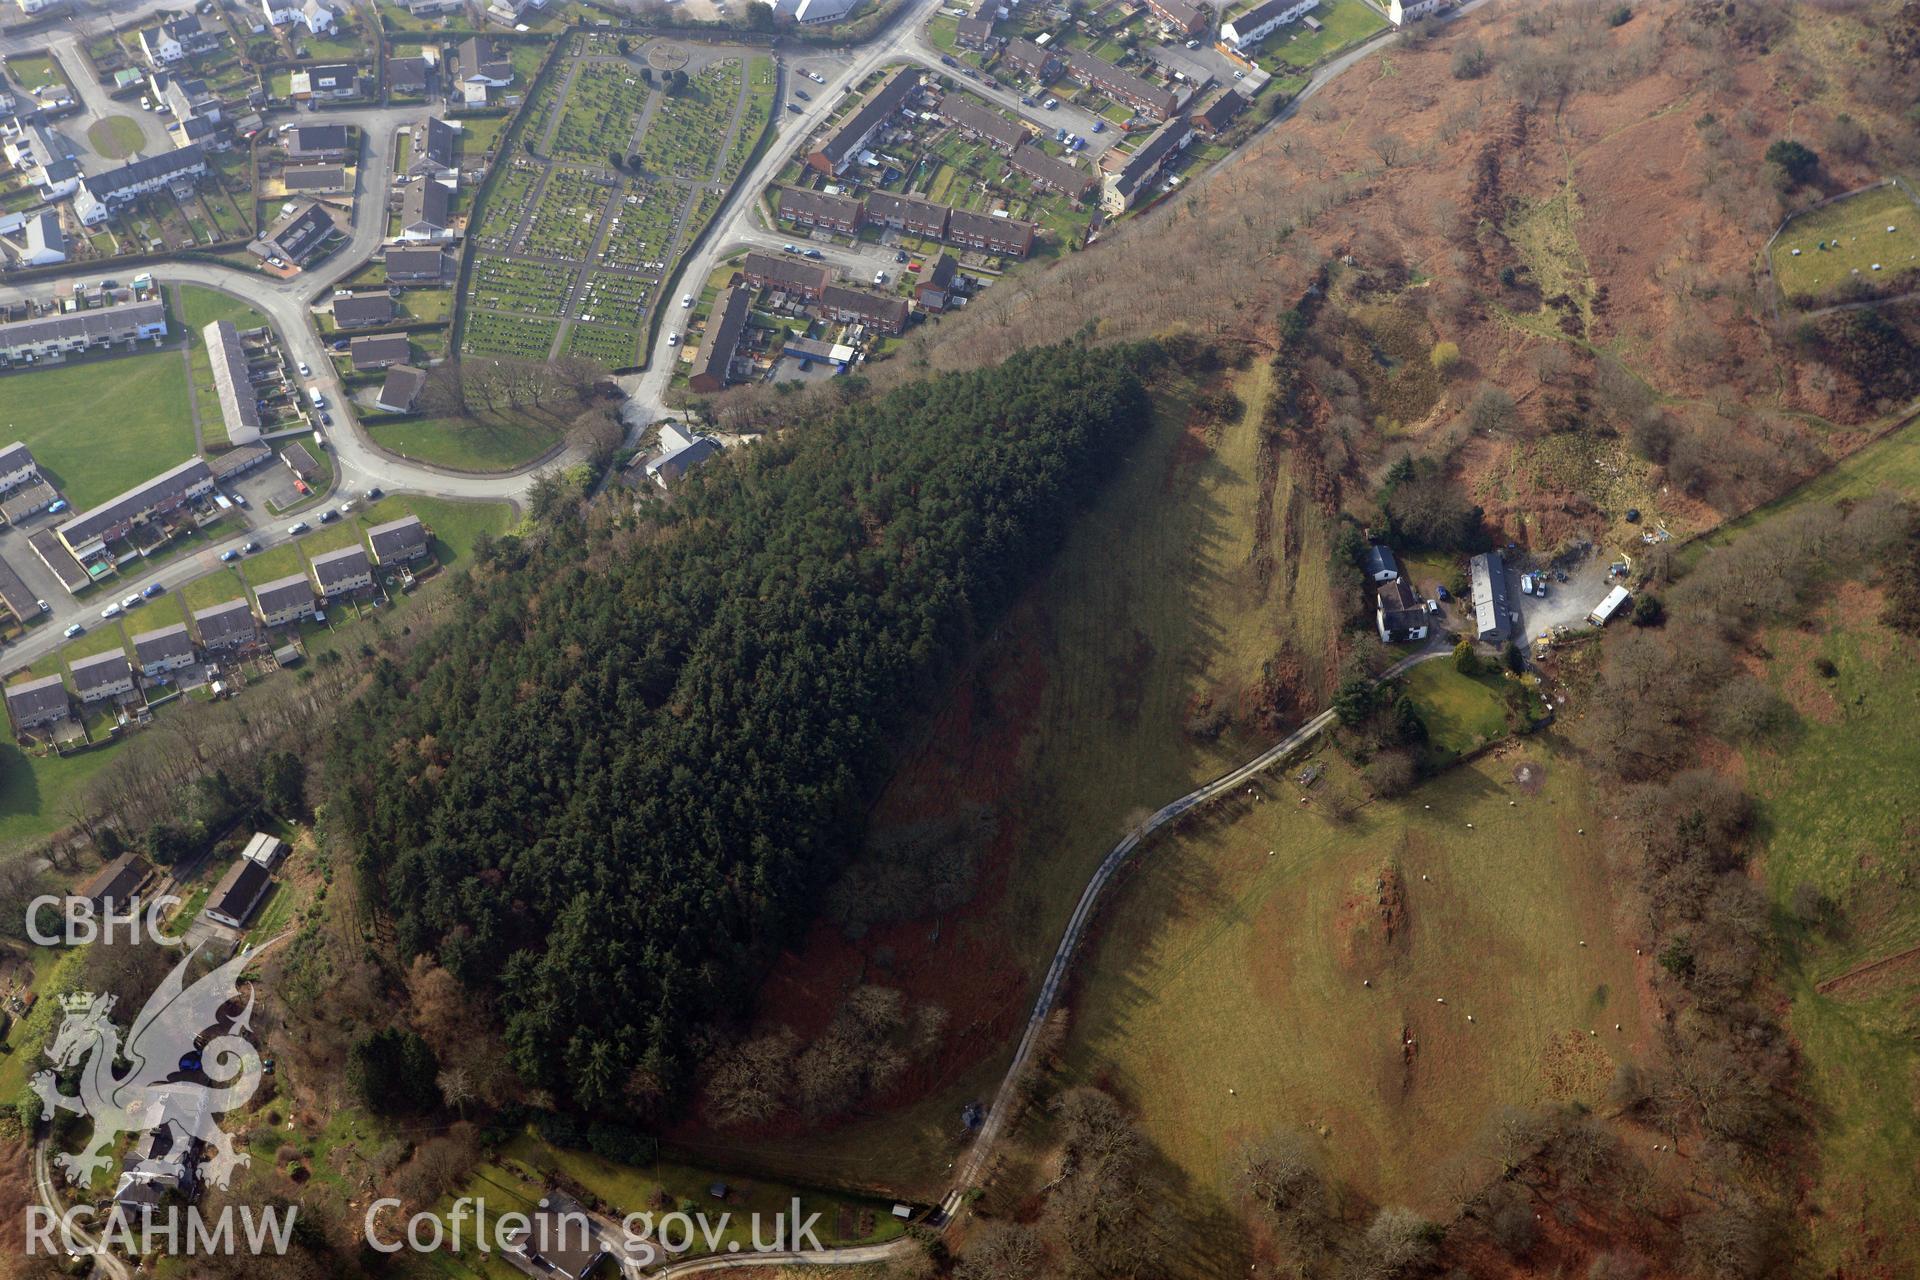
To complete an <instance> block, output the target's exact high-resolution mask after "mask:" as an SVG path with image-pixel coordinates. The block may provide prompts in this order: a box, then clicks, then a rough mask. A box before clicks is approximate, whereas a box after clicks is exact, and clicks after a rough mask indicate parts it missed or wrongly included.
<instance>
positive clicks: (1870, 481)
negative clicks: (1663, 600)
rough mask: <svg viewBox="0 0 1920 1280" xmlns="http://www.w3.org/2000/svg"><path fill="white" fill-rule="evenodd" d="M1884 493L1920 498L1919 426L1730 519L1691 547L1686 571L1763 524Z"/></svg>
mask: <svg viewBox="0 0 1920 1280" xmlns="http://www.w3.org/2000/svg"><path fill="white" fill-rule="evenodd" d="M1881 489H1897V490H1900V491H1901V492H1904V493H1908V494H1914V493H1920V422H1916V423H1914V424H1911V425H1909V426H1906V427H1903V428H1901V429H1899V430H1897V431H1894V432H1892V433H1890V434H1888V435H1886V436H1883V437H1882V438H1880V439H1879V440H1876V441H1874V442H1873V443H1872V444H1870V445H1868V446H1867V447H1866V448H1864V449H1861V450H1859V451H1858V452H1856V453H1854V454H1852V455H1850V456H1848V457H1847V458H1844V459H1842V460H1841V461H1840V462H1839V463H1837V464H1835V465H1834V466H1833V467H1832V468H1830V469H1828V470H1826V471H1823V472H1821V473H1820V474H1819V475H1817V476H1815V477H1814V478H1813V479H1811V480H1809V481H1807V483H1805V484H1803V485H1801V486H1800V487H1799V488H1798V489H1795V490H1794V491H1793V492H1791V493H1789V494H1787V495H1786V496H1784V497H1782V498H1779V499H1777V500H1775V501H1773V502H1770V503H1768V504H1767V505H1765V506H1763V507H1756V508H1755V509H1754V510H1752V511H1750V512H1748V513H1747V514H1746V515H1744V516H1741V517H1740V518H1738V519H1736V520H1729V521H1727V522H1726V523H1725V524H1723V525H1721V526H1720V527H1719V528H1718V529H1715V530H1714V531H1713V532H1712V533H1710V534H1708V535H1707V536H1706V537H1703V538H1699V539H1696V540H1695V541H1693V542H1690V543H1688V544H1687V546H1686V547H1684V548H1683V549H1682V550H1681V552H1680V554H1679V557H1678V559H1679V563H1680V565H1681V566H1682V567H1686V566H1690V565H1692V564H1694V563H1696V562H1697V561H1698V560H1699V558H1700V557H1701V556H1703V555H1705V554H1706V553H1707V552H1708V551H1709V550H1711V549H1712V548H1714V547H1719V546H1725V545H1726V544H1727V543H1729V542H1731V541H1733V539H1734V538H1736V537H1738V536H1739V535H1740V534H1741V533H1743V532H1744V531H1746V530H1748V529H1751V528H1752V527H1753V526H1754V525H1756V524H1758V523H1759V522H1760V521H1762V520H1766V519H1769V518H1770V517H1772V516H1775V515H1779V514H1781V513H1782V512H1786V511H1791V510H1793V509H1794V508H1795V507H1798V506H1801V505H1803V504H1805V503H1809V502H1815V503H1827V504H1830V503H1835V502H1840V501H1843V500H1845V499H1848V498H1861V497H1865V496H1866V495H1867V494H1870V493H1876V492H1878V491H1879V490H1881Z"/></svg>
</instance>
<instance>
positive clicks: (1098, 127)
mask: <svg viewBox="0 0 1920 1280" xmlns="http://www.w3.org/2000/svg"><path fill="white" fill-rule="evenodd" d="M1093 131H1094V132H1095V133H1105V132H1106V131H1107V122H1106V121H1105V120H1095V121H1094V122H1093Z"/></svg>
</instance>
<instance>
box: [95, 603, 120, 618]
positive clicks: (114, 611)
mask: <svg viewBox="0 0 1920 1280" xmlns="http://www.w3.org/2000/svg"><path fill="white" fill-rule="evenodd" d="M122 612H124V610H122V609H121V607H120V606H119V605H117V604H110V605H108V606H107V607H106V608H104V609H102V610H101V611H100V616H101V617H103V618H117V617H119V616H120V615H121V613H122Z"/></svg>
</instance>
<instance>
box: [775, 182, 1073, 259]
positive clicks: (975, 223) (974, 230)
mask: <svg viewBox="0 0 1920 1280" xmlns="http://www.w3.org/2000/svg"><path fill="white" fill-rule="evenodd" d="M780 221H781V222H782V223H784V224H785V225H787V226H792V227H798V228H802V229H813V228H823V229H826V230H829V231H837V232H840V233H841V234H843V235H854V234H856V233H858V232H859V230H860V229H861V228H862V227H886V228H888V229H890V230H893V231H904V232H906V233H907V234H908V235H916V236H922V237H924V238H926V239H929V240H944V241H945V242H946V243H948V244H952V245H958V246H960V247H961V248H964V249H973V250H977V251H979V252H981V253H992V254H998V255H1000V256H1001V257H1007V258H1024V257H1026V256H1027V255H1028V254H1029V253H1031V252H1033V241H1034V237H1035V235H1036V234H1037V232H1038V227H1037V225H1036V224H1034V223H1032V222H1027V221H1025V220H1023V219H1020V218H1004V217H999V216H996V215H994V214H987V213H977V212H975V211H973V210H971V209H954V208H949V207H948V206H947V205H944V204H935V203H934V202H933V201H931V200H922V199H920V198H919V197H917V196H907V195H893V194H891V193H888V192H876V193H875V194H873V195H870V196H866V197H864V198H863V197H858V196H843V195H830V194H827V193H825V192H819V191H806V190H802V189H800V188H797V187H785V188H782V189H781V191H780Z"/></svg>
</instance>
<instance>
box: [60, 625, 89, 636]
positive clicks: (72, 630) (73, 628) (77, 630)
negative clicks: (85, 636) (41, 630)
mask: <svg viewBox="0 0 1920 1280" xmlns="http://www.w3.org/2000/svg"><path fill="white" fill-rule="evenodd" d="M85 630H86V628H85V627H83V626H81V625H80V624H79V623H77V622H75V623H73V624H71V625H69V626H68V627H67V629H66V630H65V631H63V632H61V633H60V634H61V635H63V636H65V637H66V638H67V639H69V640H71V639H73V638H74V637H75V636H77V635H79V634H81V633H82V632H84V631H85Z"/></svg>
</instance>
